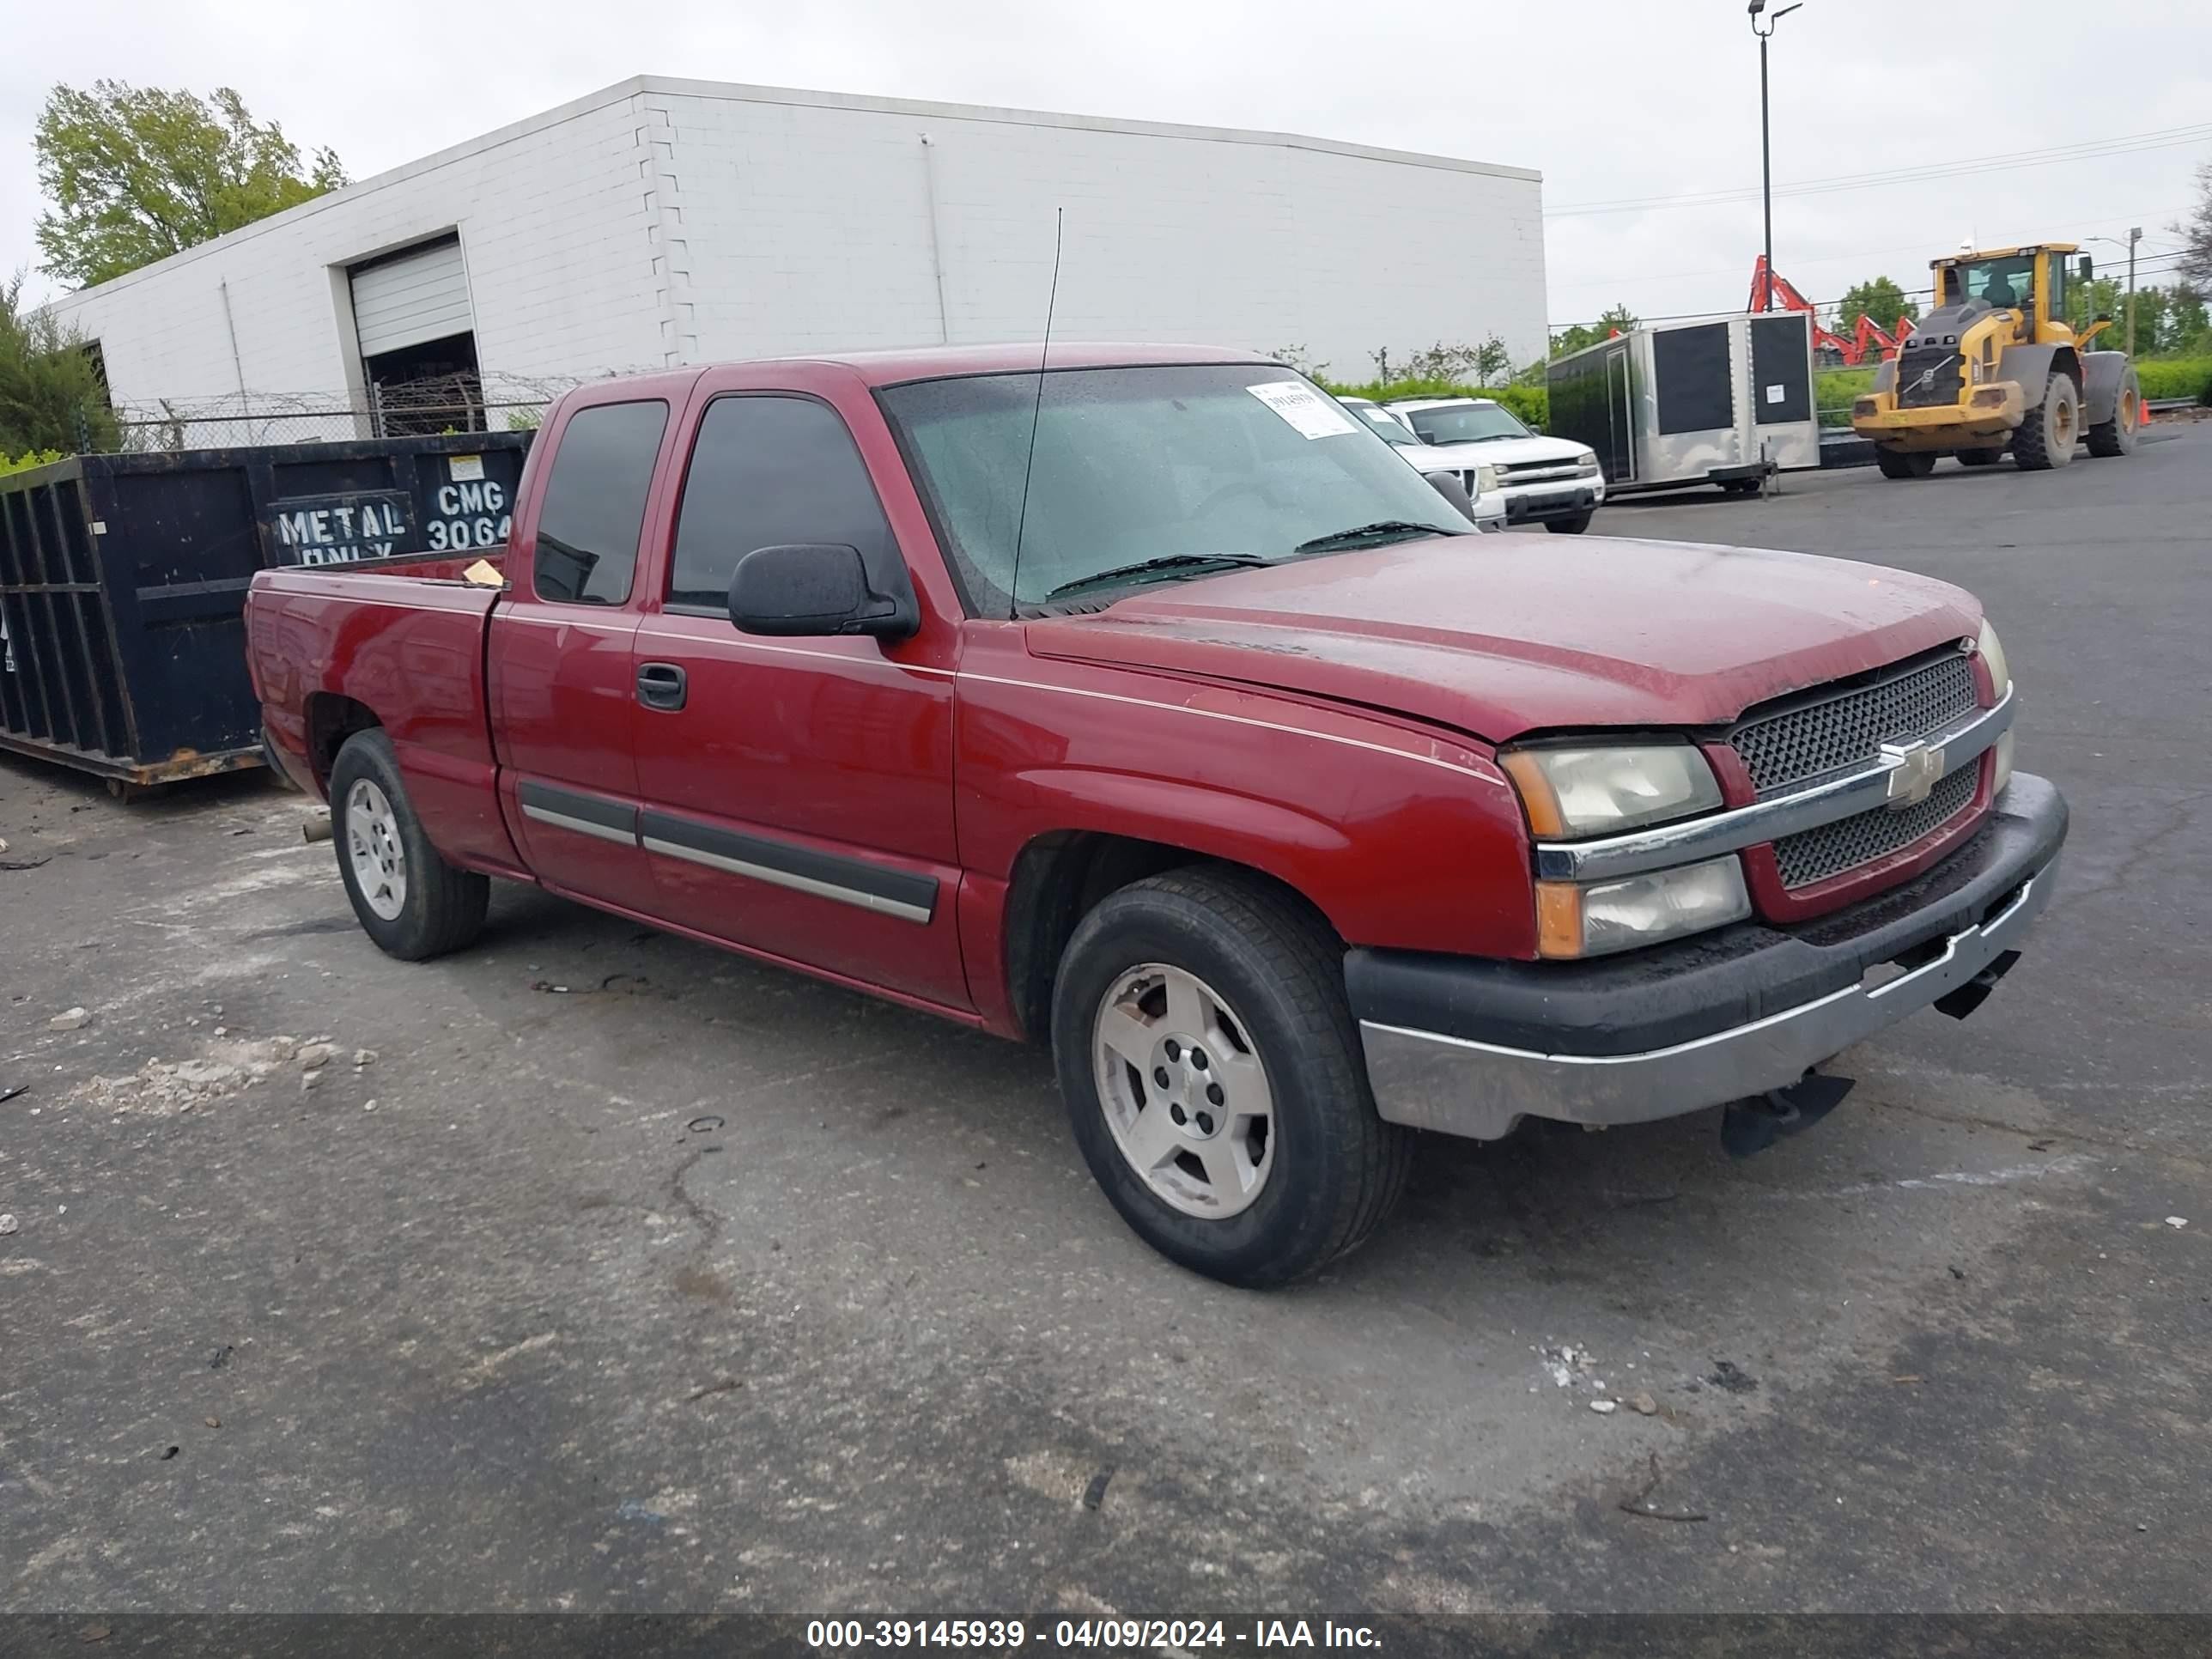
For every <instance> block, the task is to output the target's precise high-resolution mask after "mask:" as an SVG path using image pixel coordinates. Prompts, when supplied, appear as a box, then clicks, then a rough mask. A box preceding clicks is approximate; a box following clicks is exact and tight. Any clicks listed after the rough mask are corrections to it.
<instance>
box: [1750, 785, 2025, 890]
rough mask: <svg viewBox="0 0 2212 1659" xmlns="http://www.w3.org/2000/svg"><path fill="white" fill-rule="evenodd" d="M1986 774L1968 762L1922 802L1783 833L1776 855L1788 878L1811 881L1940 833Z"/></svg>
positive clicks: (1792, 883) (1787, 882)
mask: <svg viewBox="0 0 2212 1659" xmlns="http://www.w3.org/2000/svg"><path fill="white" fill-rule="evenodd" d="M1981 775H1982V769H1981V768H1980V767H1979V766H1978V765H1972V764H1969V765H1966V766H1962V767H1960V769H1958V770H1957V771H1955V772H1954V773H1952V774H1951V775H1949V776H1948V777H1946V778H1944V779H1942V781H1940V782H1938V783H1937V784H1936V787H1934V788H1933V789H1931V790H1929V792H1928V799H1926V800H1923V801H1922V802H1920V803H1919V804H1918V805H1914V806H1906V807H1902V808H1899V809H1898V810H1897V811H1891V810H1890V809H1889V808H1888V807H1887V806H1877V807H1875V809H1874V811H1871V812H1861V813H1859V814H1857V816H1856V817H1848V818H1844V819H1841V820H1840V821H1838V822H1837V823H1824V824H1822V825H1821V826H1820V828H1819V829H1805V830H1801V831H1800V832H1799V833H1798V834H1796V835H1794V836H1783V838H1782V839H1781V840H1779V841H1778V842H1775V843H1774V861H1775V862H1776V863H1777V864H1778V865H1779V866H1781V867H1782V884H1783V885H1784V887H1791V888H1794V887H1810V886H1811V885H1812V884H1814V882H1816V881H1826V879H1827V878H1829V877H1831V876H1839V875H1841V874H1843V873H1844V872H1845V871H1846V870H1856V869H1857V868H1858V866H1861V865H1862V864H1870V863H1872V862H1873V861H1874V860H1876V859H1878V858H1884V857H1887V855H1888V854H1892V853H1897V852H1901V851H1903V850H1904V849H1905V848H1908V847H1910V846H1911V845H1912V843H1913V842H1917V841H1920V840H1923V839H1924V838H1925V837H1927V836H1932V835H1934V834H1935V833H1936V831H1937V830H1938V829H1942V827H1943V826H1944V825H1945V824H1947V823H1950V822H1951V820H1952V819H1954V818H1955V817H1958V816H1959V814H1960V813H1961V812H1963V811H1966V808H1967V807H1969V806H1970V805H1972V804H1973V799H1974V788H1975V786H1976V785H1977V784H1978V782H1979V781H1981Z"/></svg>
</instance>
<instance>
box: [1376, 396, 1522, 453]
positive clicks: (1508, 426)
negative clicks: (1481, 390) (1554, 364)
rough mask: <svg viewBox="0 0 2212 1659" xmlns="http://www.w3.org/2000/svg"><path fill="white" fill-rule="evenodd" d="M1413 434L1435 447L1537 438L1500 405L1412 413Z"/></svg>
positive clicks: (1452, 406) (1409, 417)
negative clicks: (1417, 434) (1493, 439)
mask: <svg viewBox="0 0 2212 1659" xmlns="http://www.w3.org/2000/svg"><path fill="white" fill-rule="evenodd" d="M1406 418H1407V420H1409V421H1411V422H1413V430H1414V431H1416V432H1418V433H1419V434H1420V435H1421V436H1422V437H1423V438H1425V439H1426V440H1427V441H1429V442H1431V443H1432V444H1479V443H1481V442H1483V441H1486V440H1487V439H1491V438H1533V437H1534V436H1535V434H1534V433H1533V432H1531V431H1529V430H1528V428H1527V427H1525V426H1523V425H1522V424H1521V422H1518V421H1517V420H1516V419H1514V418H1513V415H1512V412H1511V411H1510V410H1507V409H1504V408H1503V407H1501V406H1500V405H1498V404H1444V405H1443V406H1442V407H1441V408H1437V409H1409V410H1407V411H1406Z"/></svg>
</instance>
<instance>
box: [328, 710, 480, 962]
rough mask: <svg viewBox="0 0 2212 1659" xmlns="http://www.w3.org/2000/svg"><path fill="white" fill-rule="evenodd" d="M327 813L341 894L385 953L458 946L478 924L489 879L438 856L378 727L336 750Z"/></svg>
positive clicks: (413, 954)
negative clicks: (343, 887) (417, 815)
mask: <svg viewBox="0 0 2212 1659" xmlns="http://www.w3.org/2000/svg"><path fill="white" fill-rule="evenodd" d="M331 829H332V831H333V833H332V835H331V846H333V847H334V848H337V855H338V878H339V880H341V881H342V882H343V883H344V884H345V890H346V897H347V898H348V899H349V900H350V901H351V902H352V904H353V913H354V915H355V916H356V917H357V918H358V919H359V920H360V922H361V925H362V931H363V932H365V933H368V936H369V938H371V939H374V940H375V941H376V943H377V945H378V947H379V948H380V949H381V950H382V951H384V952H385V953H386V955H389V956H395V957H398V958H399V959H400V960H401V961H403V962H420V961H422V959H423V958H424V957H437V956H443V955H445V954H446V952H447V951H458V950H459V949H460V948H461V947H462V946H463V945H466V944H468V943H469V942H470V941H471V940H472V939H475V938H476V936H477V933H480V932H481V931H483V921H484V912H485V911H486V909H487V908H489V906H490V903H491V882H490V880H489V878H486V877H483V876H480V875H477V873H476V872H473V871H470V870H459V869H456V868H455V867H454V866H452V865H450V864H448V863H447V862H446V861H445V860H443V859H441V858H440V857H439V856H438V851H437V848H434V847H432V846H431V845H430V840H429V837H428V836H425V835H424V834H423V833H422V820H421V819H420V818H418V817H416V816H415V808H414V805H413V803H411V802H410V801H409V799H407V787H406V785H405V784H404V783H403V782H402V781H400V776H399V763H398V760H397V759H395V758H394V757H393V756H392V739H391V738H387V737H386V736H385V735H384V733H383V732H374V731H372V732H355V733H354V735H353V736H351V737H350V738H347V739H346V743H345V747H344V748H343V749H341V750H338V757H337V760H336V761H335V762H333V763H331Z"/></svg>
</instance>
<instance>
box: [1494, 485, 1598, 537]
mask: <svg viewBox="0 0 2212 1659" xmlns="http://www.w3.org/2000/svg"><path fill="white" fill-rule="evenodd" d="M1498 494H1499V495H1503V496H1504V498H1505V518H1506V522H1508V523H1509V524H1535V523H1539V522H1541V520H1545V519H1559V518H1567V517H1571V516H1572V515H1574V514H1575V513H1589V512H1593V511H1595V509H1596V508H1598V507H1603V506H1604V505H1605V477H1604V475H1603V474H1602V473H1597V474H1594V475H1592V476H1591V477H1587V478H1558V479H1546V480H1545V481H1544V482H1542V483H1524V484H1516V483H1503V482H1501V483H1499V485H1498Z"/></svg>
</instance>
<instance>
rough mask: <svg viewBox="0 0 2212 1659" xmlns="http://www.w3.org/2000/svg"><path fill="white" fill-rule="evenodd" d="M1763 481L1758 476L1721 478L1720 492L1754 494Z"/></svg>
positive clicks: (1757, 491) (1724, 493)
mask: <svg viewBox="0 0 2212 1659" xmlns="http://www.w3.org/2000/svg"><path fill="white" fill-rule="evenodd" d="M1763 482H1764V480H1762V479H1759V478H1723V479H1722V480H1721V493H1722V494H1723V495H1757V494H1759V485H1760V484H1761V483H1763Z"/></svg>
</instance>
